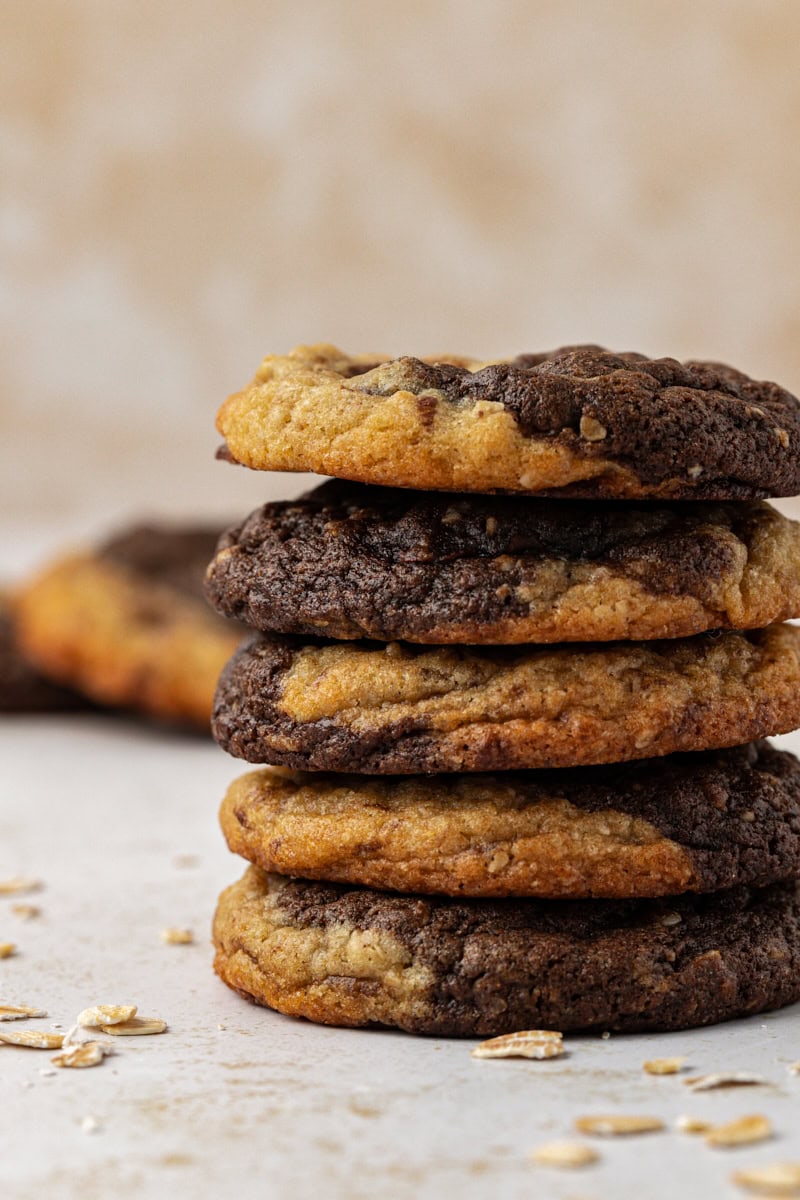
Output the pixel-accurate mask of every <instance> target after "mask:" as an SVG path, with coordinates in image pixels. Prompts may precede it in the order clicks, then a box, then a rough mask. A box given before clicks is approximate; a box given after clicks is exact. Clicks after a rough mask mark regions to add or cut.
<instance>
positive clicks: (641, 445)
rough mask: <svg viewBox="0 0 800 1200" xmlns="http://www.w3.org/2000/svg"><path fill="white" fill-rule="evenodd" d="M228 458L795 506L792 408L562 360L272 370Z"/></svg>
mask: <svg viewBox="0 0 800 1200" xmlns="http://www.w3.org/2000/svg"><path fill="white" fill-rule="evenodd" d="M217 428H218V430H219V432H220V433H221V434H222V436H223V437H224V439H225V446H224V448H223V454H224V456H228V457H230V458H232V459H233V460H234V461H236V462H240V463H243V464H244V465H245V466H248V467H253V468H256V469H258V470H281V471H315V472H317V473H319V474H322V475H335V476H338V477H341V478H344V479H353V480H359V481H361V482H362V483H377V484H383V485H385V486H389V487H395V486H399V487H409V488H422V489H434V490H444V491H466V492H495V491H511V492H525V493H529V494H535V493H540V492H558V493H559V494H561V495H563V494H567V495H569V494H571V495H573V496H585V497H591V498H594V497H603V496H605V497H609V498H612V499H613V498H626V499H646V498H650V499H698V500H703V499H706V500H747V499H755V498H759V497H765V496H792V495H796V494H797V493H798V492H800V402H798V400H797V399H796V397H794V396H792V395H791V394H790V393H789V392H787V391H785V390H784V389H783V388H781V387H779V386H778V385H777V384H775V383H769V382H759V381H755V380H752V379H750V378H749V377H748V376H747V375H744V374H742V373H741V372H740V371H737V370H735V369H734V368H732V367H728V366H724V365H722V364H720V363H708V362H687V363H679V362H678V361H677V360H676V359H672V358H660V359H651V358H648V357H647V356H646V355H643V354H633V353H621V354H615V353H612V352H610V351H607V350H604V349H602V348H601V347H599V346H568V347H564V348H563V349H561V350H556V351H553V352H550V353H547V354H520V355H518V356H517V357H516V358H514V359H510V360H507V361H502V362H490V363H481V362H478V361H473V360H470V359H463V358H447V357H445V358H441V359H438V360H435V361H434V360H423V359H419V358H413V357H405V358H397V359H393V360H382V359H381V358H380V357H376V356H350V355H347V354H344V353H342V351H340V350H338V349H336V347H333V346H325V345H321V346H300V347H298V348H297V349H296V350H294V351H292V352H291V353H290V354H288V355H285V356H279V355H275V356H271V357H269V358H266V359H265V360H264V362H263V363H262V365H261V367H260V368H259V370H258V372H257V373H256V376H255V379H254V380H253V382H252V383H251V384H250V386H249V387H248V388H246V389H245V390H244V391H242V392H239V393H237V394H235V395H233V396H231V397H229V399H228V400H227V401H226V402H225V403H224V404H223V405H222V407H221V409H220V411H219V414H218V416H217Z"/></svg>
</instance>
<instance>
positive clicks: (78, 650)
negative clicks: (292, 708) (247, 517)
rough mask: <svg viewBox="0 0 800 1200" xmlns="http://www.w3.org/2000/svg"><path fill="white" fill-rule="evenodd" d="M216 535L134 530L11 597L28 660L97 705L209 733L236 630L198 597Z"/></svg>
mask: <svg viewBox="0 0 800 1200" xmlns="http://www.w3.org/2000/svg"><path fill="white" fill-rule="evenodd" d="M217 537H218V533H217V531H215V530H210V529H198V528H191V527H190V528H186V527H165V526H139V527H136V528H134V529H132V530H130V531H129V532H127V533H124V534H122V535H120V536H119V537H116V538H114V539H113V540H111V541H109V542H108V543H107V544H106V545H104V546H102V547H101V548H100V549H99V550H97V551H95V552H91V553H87V554H83V555H75V556H72V557H70V558H67V559H64V560H61V561H59V562H57V563H56V564H55V565H53V566H52V567H50V568H49V569H48V570H46V571H45V572H44V573H43V574H42V575H41V576H39V577H38V578H37V579H34V580H33V581H32V582H31V583H30V584H29V585H28V586H27V587H26V588H25V589H23V591H22V592H21V593H20V594H19V596H18V598H17V620H18V633H19V639H20V643H21V644H22V646H23V648H24V650H25V653H26V655H27V656H28V657H29V658H30V660H31V661H32V662H33V663H35V665H36V666H37V667H38V668H39V669H40V670H41V671H42V673H43V674H45V675H46V676H47V677H48V678H50V679H53V680H55V681H57V682H59V683H62V684H66V685H67V686H69V687H70V688H74V689H75V690H76V691H80V692H82V693H84V694H85V695H86V696H88V697H90V698H91V699H92V700H94V701H96V702H97V703H98V704H103V705H111V706H113V707H122V708H125V709H132V710H138V711H141V712H145V713H148V714H150V715H152V716H156V717H160V718H164V719H167V720H171V721H176V722H179V723H186V724H190V725H196V726H198V727H200V728H207V727H208V721H209V715H210V712H211V702H212V697H213V695H214V687H215V684H216V681H217V677H218V675H219V673H220V670H221V669H222V666H223V664H224V663H225V661H226V660H227V659H228V658H229V657H230V655H231V654H232V653H233V651H234V649H235V648H236V645H237V643H238V641H239V638H240V636H241V632H242V631H241V630H240V629H239V628H238V627H237V626H234V625H233V624H231V623H230V622H227V621H223V620H222V619H221V618H220V617H218V616H217V615H216V614H215V613H213V612H212V611H211V610H210V609H209V607H208V605H207V604H206V602H205V600H204V598H203V592H202V581H203V575H204V571H205V567H206V565H207V563H208V559H209V557H210V555H211V553H212V552H213V548H214V545H215V542H216V540H217Z"/></svg>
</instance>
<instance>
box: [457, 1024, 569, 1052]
mask: <svg viewBox="0 0 800 1200" xmlns="http://www.w3.org/2000/svg"><path fill="white" fill-rule="evenodd" d="M563 1053H564V1041H563V1036H562V1035H561V1034H560V1033H554V1032H553V1031H552V1030H550V1029H523V1030H520V1032H519V1033H506V1034H503V1036H502V1037H496V1038H490V1039H489V1040H488V1042H481V1044H480V1045H479V1046H476V1047H475V1049H474V1050H473V1051H472V1057H473V1058H558V1057H559V1055H561V1054H563Z"/></svg>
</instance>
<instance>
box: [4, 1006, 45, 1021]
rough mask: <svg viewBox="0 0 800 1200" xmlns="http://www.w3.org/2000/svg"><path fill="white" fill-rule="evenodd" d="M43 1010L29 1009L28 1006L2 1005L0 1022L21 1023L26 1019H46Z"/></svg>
mask: <svg viewBox="0 0 800 1200" xmlns="http://www.w3.org/2000/svg"><path fill="white" fill-rule="evenodd" d="M46 1016H47V1013H46V1012H45V1011H44V1009H43V1008H29V1007H28V1006H27V1004H20V1005H16V1004H0V1021H21V1020H23V1018H25V1017H46Z"/></svg>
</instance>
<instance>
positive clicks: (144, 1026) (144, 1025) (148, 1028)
mask: <svg viewBox="0 0 800 1200" xmlns="http://www.w3.org/2000/svg"><path fill="white" fill-rule="evenodd" d="M100 1028H101V1029H102V1031H103V1033H113V1034H114V1036H115V1037H136V1036H142V1037H144V1035H145V1034H147V1033H163V1032H164V1031H165V1029H166V1028H167V1022H166V1021H162V1020H161V1018H160V1017H132V1018H131V1020H130V1021H118V1022H117V1023H116V1024H115V1025H101V1026H100Z"/></svg>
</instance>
